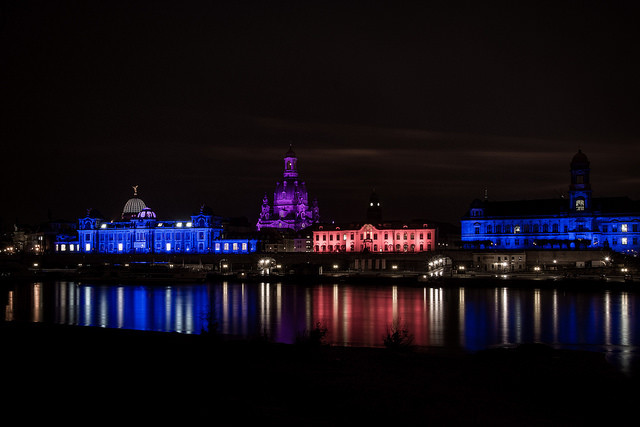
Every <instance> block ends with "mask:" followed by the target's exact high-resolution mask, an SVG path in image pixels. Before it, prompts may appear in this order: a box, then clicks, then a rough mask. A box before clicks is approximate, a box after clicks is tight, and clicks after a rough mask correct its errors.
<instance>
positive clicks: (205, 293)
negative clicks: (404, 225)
mask: <svg viewBox="0 0 640 427" xmlns="http://www.w3.org/2000/svg"><path fill="white" fill-rule="evenodd" d="M0 289H1V291H0V294H1V295H0V297H1V298H2V299H1V300H0V301H1V302H2V307H3V309H4V312H3V318H4V319H5V320H6V321H14V320H17V321H33V322H50V323H57V324H69V325H86V326H100V327H107V328H125V329H138V330H150V331H165V332H181V333H188V334H199V333H201V332H202V331H203V330H207V329H208V330H211V331H214V332H216V333H221V334H226V335H232V336H238V337H246V338H252V337H263V338H267V339H270V340H273V341H276V342H283V343H293V342H295V341H296V339H297V338H299V337H300V336H302V335H304V334H305V332H308V331H310V330H312V329H314V328H315V327H317V326H320V327H322V328H326V331H327V334H326V341H327V342H328V343H330V344H333V345H345V346H365V347H382V346H383V345H384V344H383V339H384V337H385V336H386V335H387V333H388V331H389V330H390V328H400V329H404V330H406V331H407V332H408V334H409V335H410V336H411V337H412V338H413V344H415V345H419V346H425V347H431V348H434V349H445V350H463V351H469V352H474V351H478V350H481V349H486V348H491V347H496V346H513V345H517V344H520V343H530V342H541V343H546V344H549V345H551V346H553V347H556V348H567V349H581V350H591V351H599V352H603V353H605V355H606V356H607V359H608V360H609V361H610V362H612V363H613V364H614V365H616V366H618V367H619V368H620V369H621V370H622V371H629V370H630V369H631V366H632V365H633V364H634V363H635V361H636V360H638V357H639V356H640V322H639V321H638V310H639V308H640V300H639V298H638V295H639V294H638V293H636V292H623V291H567V290H554V289H534V288H532V289H521V288H512V289H509V288H504V287H500V286H496V287H486V288H468V287H467V288H463V287H458V288H439V287H431V286H424V287H420V286H411V287H404V286H395V285H388V286H384V285H379V286H378V285H376V286H366V285H365V286H363V285H361V284H358V285H349V284H342V283H341V284H333V285H331V284H329V285H327V284H323V285H308V286H306V285H304V286H303V285H295V284H281V283H240V282H217V283H205V284H192V285H190V284H178V285H168V286H164V285H163V286H159V285H149V286H144V285H112V284H109V285H106V284H84V283H83V284H79V283H76V282H71V281H50V282H35V283H19V284H18V283H16V284H8V283H5V284H3V286H2V287H1V288H0Z"/></svg>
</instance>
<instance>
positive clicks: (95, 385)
mask: <svg viewBox="0 0 640 427" xmlns="http://www.w3.org/2000/svg"><path fill="white" fill-rule="evenodd" d="M0 339H1V340H2V343H3V346H2V347H3V368H4V370H5V375H3V376H4V377H5V380H4V388H5V389H9V390H10V393H9V396H8V397H4V398H3V399H4V400H3V407H4V408H5V412H7V411H8V412H10V413H13V414H18V415H20V414H22V415H23V416H24V417H25V418H24V419H25V420H27V419H28V420H30V421H38V420H47V421H48V422H50V421H51V420H53V419H57V420H60V421H64V420H67V421H68V420H71V421H77V422H78V424H79V423H82V424H87V423H89V424H91V423H94V422H98V421H120V422H147V421H164V422H171V421H198V422H203V421H206V422H211V423H216V424H222V425H245V424H247V423H249V422H260V423H262V424H266V425H275V424H277V425H347V424H351V423H354V422H355V423H358V424H360V423H363V422H371V421H376V422H377V423H383V424H384V423H391V422H393V423H400V424H413V423H419V424H431V425H532V426H533V425H543V424H544V425H586V424H594V423H596V422H607V423H611V422H617V421H622V420H623V419H624V418H625V416H628V415H635V414H633V411H634V409H635V408H634V406H633V405H634V404H635V400H636V399H637V394H638V392H637V390H638V387H637V386H638V380H637V378H636V377H635V376H633V377H631V378H629V377H625V376H623V375H622V374H620V373H618V372H617V371H616V370H615V369H613V367H612V366H611V365H609V364H608V363H607V362H606V361H605V359H604V356H603V355H601V354H598V353H591V352H582V351H561V350H553V349H551V348H549V347H546V346H539V345H522V346H520V347H517V348H514V349H496V350H487V351H483V352H479V353H475V354H467V353H451V352H448V353H445V352H442V351H438V350H437V349H430V350H427V349H414V350H413V351H408V352H393V351H390V350H388V349H371V348H345V347H327V346H320V347H317V346H312V345H286V344H275V343H269V342H265V341H252V340H245V341H239V340H238V341H236V340H223V339H221V338H220V337H216V336H214V337H208V336H202V335H184V334H176V333H155V332H141V331H130V330H119V329H105V328H93V327H73V326H54V325H44V324H33V323H13V322H11V323H1V324H0Z"/></svg>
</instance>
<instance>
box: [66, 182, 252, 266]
mask: <svg viewBox="0 0 640 427" xmlns="http://www.w3.org/2000/svg"><path fill="white" fill-rule="evenodd" d="M134 191H135V193H134V197H133V198H131V199H129V200H128V201H127V203H126V204H125V207H124V209H123V212H122V220H120V221H106V220H105V219H104V218H103V216H102V215H101V214H100V213H99V212H98V211H96V210H94V209H91V210H89V211H88V212H87V215H86V216H85V217H84V218H80V219H79V220H78V237H77V240H67V241H65V240H61V239H59V240H58V241H57V242H56V252H68V253H73V252H76V253H77V252H80V253H101V254H132V253H136V254H192V253H195V254H210V253H213V254H233V253H237V254H240V253H252V252H255V251H256V249H257V240H255V239H250V238H230V237H229V236H227V235H226V233H225V229H224V226H223V224H222V219H221V218H220V217H218V216H214V215H213V212H212V211H211V209H210V208H208V207H207V206H204V205H203V206H202V207H201V208H200V211H199V212H198V213H197V214H195V215H191V216H190V217H189V218H188V219H172V220H160V219H158V218H157V217H156V214H155V212H153V211H152V210H151V209H149V208H148V207H147V206H146V205H145V204H144V202H143V201H142V200H141V199H139V198H138V197H137V188H136V187H134Z"/></svg>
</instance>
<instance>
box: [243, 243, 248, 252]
mask: <svg viewBox="0 0 640 427" xmlns="http://www.w3.org/2000/svg"><path fill="white" fill-rule="evenodd" d="M242 250H243V251H246V250H247V244H246V243H243V244H242Z"/></svg>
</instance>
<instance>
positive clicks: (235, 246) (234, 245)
mask: <svg viewBox="0 0 640 427" xmlns="http://www.w3.org/2000/svg"><path fill="white" fill-rule="evenodd" d="M233 250H234V251H237V250H238V244H237V243H234V244H233Z"/></svg>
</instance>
